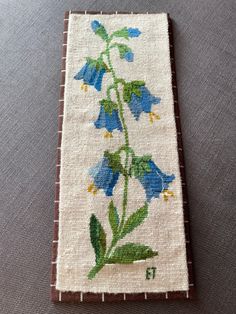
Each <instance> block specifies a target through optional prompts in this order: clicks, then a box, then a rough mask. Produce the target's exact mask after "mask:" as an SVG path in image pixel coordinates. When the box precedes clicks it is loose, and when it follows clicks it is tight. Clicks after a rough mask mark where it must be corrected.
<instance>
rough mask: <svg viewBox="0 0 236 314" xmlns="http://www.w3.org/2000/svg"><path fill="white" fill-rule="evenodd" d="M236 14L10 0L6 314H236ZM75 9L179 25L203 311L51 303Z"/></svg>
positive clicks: (2, 41)
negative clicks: (133, 14) (65, 85)
mask: <svg viewBox="0 0 236 314" xmlns="http://www.w3.org/2000/svg"><path fill="white" fill-rule="evenodd" d="M233 3H234V1H233V0H225V1H219V0H217V1H214V0H200V1H196V0H195V1H194V0H192V1H190V0H189V1H184V0H177V1H168V0H163V1H162V0H161V1H151V0H149V1H143V0H136V1H120V0H117V1H108V0H105V1H102V0H101V1H92V0H89V1H85V0H83V1H75V0H68V1H62V0H51V1H48V0H37V1H36V0H34V1H30V0H28V1H27V0H22V1H16V0H11V1H10V0H9V1H8V0H0V58H1V71H0V86H1V93H0V132H1V133H0V134H1V136H0V143H1V145H0V174H1V179H0V198H1V200H0V201H1V202H0V210H1V211H0V215H1V216H0V245H1V246H0V254H1V255H0V256H1V259H0V261H1V264H0V265H1V266H0V313H1V314H14V313H17V314H37V313H39V314H40V313H52V314H53V313H66V314H70V313H83V314H89V313H111V312H112V313H114V314H116V313H126V312H128V313H130V314H132V313H136V314H138V313H140V314H141V313H150V314H151V313H169V314H177V313H178V314H179V313H181V314H187V313H193V314H195V313H196V314H200V313H201V314H204V313H214V314H218V313H224V314H231V313H233V309H235V307H236V304H235V300H233V297H232V296H233V292H234V295H235V286H234V284H235V279H236V278H235V272H234V273H233V263H234V262H235V245H234V246H233V241H234V237H233V234H235V217H234V216H235V215H234V213H235V212H234V209H235V204H236V199H235V193H234V192H235V191H234V190H235V183H236V182H235V161H236V160H235V156H236V143H235V141H236V136H235V135H236V132H235V131H236V130H235V110H234V109H235V107H234V106H235V98H233V89H234V87H235V71H233V64H235V48H236V47H235V45H234V40H235V38H233V37H234V33H235V27H236V25H235V21H236V16H235V7H234V4H233ZM69 9H79V10H99V11H100V10H103V11H115V10H118V11H140V12H146V11H149V12H162V11H165V12H169V13H170V14H171V16H172V18H173V19H174V39H175V48H176V66H177V79H178V87H179V100H180V109H181V122H182V129H183V140H184V148H185V159H186V170H187V183H188V187H189V198H190V206H191V212H190V216H191V234H192V246H193V253H194V262H195V272H196V285H197V294H198V299H197V300H195V301H184V302H173V301H171V302H159V303H158V302H156V303H154V302H150V303H126V304H125V303H120V304H99V305H92V304H87V305H86V304H83V305H74V306H73V305H62V304H60V305H53V304H51V303H50V299H49V277H50V275H49V273H50V254H51V253H50V250H51V239H52V226H53V198H54V178H55V156H56V143H57V99H58V93H59V78H60V62H61V60H60V55H61V42H62V30H63V21H62V20H63V14H64V11H66V10H69ZM234 69H235V68H234Z"/></svg>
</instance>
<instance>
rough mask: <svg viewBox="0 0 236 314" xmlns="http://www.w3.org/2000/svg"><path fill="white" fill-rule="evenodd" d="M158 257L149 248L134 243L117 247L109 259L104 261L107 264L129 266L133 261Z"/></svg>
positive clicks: (156, 253)
mask: <svg viewBox="0 0 236 314" xmlns="http://www.w3.org/2000/svg"><path fill="white" fill-rule="evenodd" d="M156 255H158V252H156V251H153V250H152V249H151V248H150V247H149V246H146V245H143V244H136V243H126V244H124V245H122V246H118V247H117V248H116V249H115V250H114V252H113V254H112V255H111V257H110V258H108V260H107V261H106V263H107V264H131V263H133V262H134V261H140V260H145V259H147V258H151V257H154V256H156Z"/></svg>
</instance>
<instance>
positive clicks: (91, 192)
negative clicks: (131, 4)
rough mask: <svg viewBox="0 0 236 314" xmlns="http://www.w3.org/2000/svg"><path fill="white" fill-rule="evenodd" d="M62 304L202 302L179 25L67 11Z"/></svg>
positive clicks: (56, 283)
mask: <svg viewBox="0 0 236 314" xmlns="http://www.w3.org/2000/svg"><path fill="white" fill-rule="evenodd" d="M61 73H62V75H61V77H62V79H61V90H60V99H59V106H60V110H59V131H58V137H59V141H58V149H57V152H58V158H57V165H56V168H57V178H56V193H55V220H54V239H53V254H52V255H53V256H52V278H51V297H52V300H53V301H55V302H57V301H58V302H90V301H97V302H104V301H105V302H107V301H127V300H151V299H173V298H184V299H185V298H187V299H188V298H192V297H193V292H194V287H193V276H192V259H191V255H190V243H189V218H188V213H187V212H188V201H187V194H186V183H185V175H184V164H183V148H182V141H181V130H180V117H179V109H178V103H177V87H176V80H175V70H174V55H173V41H172V32H171V22H170V19H169V17H168V14H165V13H161V14H127V13H126V14H125V13H117V12H115V13H109V14H105V13H102V12H67V13H66V14H65V19H64V42H63V56H62V71H61Z"/></svg>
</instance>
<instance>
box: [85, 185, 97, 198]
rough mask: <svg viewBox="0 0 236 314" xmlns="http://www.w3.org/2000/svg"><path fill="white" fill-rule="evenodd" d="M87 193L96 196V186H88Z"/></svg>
mask: <svg viewBox="0 0 236 314" xmlns="http://www.w3.org/2000/svg"><path fill="white" fill-rule="evenodd" d="M87 190H88V192H90V193H93V194H94V195H95V194H97V191H98V189H97V188H96V186H95V185H94V183H91V184H90V185H89V186H88V189H87Z"/></svg>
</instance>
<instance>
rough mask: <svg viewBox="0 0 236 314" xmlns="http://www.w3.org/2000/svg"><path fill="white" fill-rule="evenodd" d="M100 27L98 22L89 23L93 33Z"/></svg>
mask: <svg viewBox="0 0 236 314" xmlns="http://www.w3.org/2000/svg"><path fill="white" fill-rule="evenodd" d="M100 26H101V23H99V22H98V21H96V20H94V21H92V23H91V27H92V30H93V31H94V32H96V30H97V29H98V28H99V27H100Z"/></svg>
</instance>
